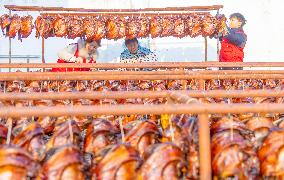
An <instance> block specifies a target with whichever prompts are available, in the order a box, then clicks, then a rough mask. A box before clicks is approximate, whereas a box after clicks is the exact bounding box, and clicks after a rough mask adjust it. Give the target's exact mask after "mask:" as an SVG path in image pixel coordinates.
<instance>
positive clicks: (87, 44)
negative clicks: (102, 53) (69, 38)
mask: <svg viewBox="0 0 284 180" xmlns="http://www.w3.org/2000/svg"><path fill="white" fill-rule="evenodd" d="M100 46H101V42H100V41H95V40H84V39H79V40H78V41H77V43H73V44H69V45H68V46H67V47H66V48H64V49H63V50H61V51H59V52H58V60H57V63H96V59H97V55H98V51H97V49H98V48H99V47H100ZM89 70H90V69H89V68H53V69H52V71H53V72H58V71H59V72H66V71H89Z"/></svg>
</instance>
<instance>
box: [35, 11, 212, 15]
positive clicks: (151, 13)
mask: <svg viewBox="0 0 284 180" xmlns="http://www.w3.org/2000/svg"><path fill="white" fill-rule="evenodd" d="M158 14H159V15H160V16H161V15H189V14H193V12H189V11H180V12H178V11H174V12H167V13H166V12H159V13H158V12H155V13H153V12H92V13H86V12H84V13H41V14H40V15H42V16H58V15H60V16H101V15H106V16H108V15H112V16H113V15H118V16H130V15H136V16H138V15H139V16H140V15H147V16H156V15H158ZM194 14H198V15H206V14H209V12H194Z"/></svg>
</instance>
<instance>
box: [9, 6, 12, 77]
mask: <svg viewBox="0 0 284 180" xmlns="http://www.w3.org/2000/svg"><path fill="white" fill-rule="evenodd" d="M9 16H10V17H11V16H12V11H11V10H9ZM11 63H12V39H11V38H10V37H9V64H11ZM9 72H11V68H9Z"/></svg>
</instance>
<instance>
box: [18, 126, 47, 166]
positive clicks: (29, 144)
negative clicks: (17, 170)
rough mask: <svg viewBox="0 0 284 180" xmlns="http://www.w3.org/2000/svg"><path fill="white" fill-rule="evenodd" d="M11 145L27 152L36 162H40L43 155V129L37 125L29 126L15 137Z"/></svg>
mask: <svg viewBox="0 0 284 180" xmlns="http://www.w3.org/2000/svg"><path fill="white" fill-rule="evenodd" d="M13 144H15V145H17V146H19V147H21V148H23V149H25V150H27V151H29V152H30V153H31V154H32V156H33V158H34V159H35V160H37V161H41V160H42V159H43V157H44V155H45V148H44V141H43V129H42V128H41V127H40V125H39V124H37V123H31V124H29V125H28V126H27V127H26V128H25V129H24V130H23V131H22V132H20V133H19V134H18V135H17V136H15V138H14V139H13Z"/></svg>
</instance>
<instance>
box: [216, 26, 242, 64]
mask: <svg viewBox="0 0 284 180" xmlns="http://www.w3.org/2000/svg"><path fill="white" fill-rule="evenodd" d="M246 40H247V36H246V34H245V33H244V31H243V30H242V29H229V35H227V36H225V37H223V38H222V40H221V50H220V57H219V61H220V62H243V59H244V47H245V44H246Z"/></svg>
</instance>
